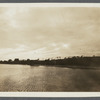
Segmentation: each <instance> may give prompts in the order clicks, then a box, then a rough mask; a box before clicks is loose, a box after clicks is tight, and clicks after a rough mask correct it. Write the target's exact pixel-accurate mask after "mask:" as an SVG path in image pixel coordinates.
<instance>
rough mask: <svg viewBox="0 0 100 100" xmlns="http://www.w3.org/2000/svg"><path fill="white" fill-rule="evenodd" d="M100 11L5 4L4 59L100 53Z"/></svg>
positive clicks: (0, 26)
mask: <svg viewBox="0 0 100 100" xmlns="http://www.w3.org/2000/svg"><path fill="white" fill-rule="evenodd" d="M99 10H100V8H77V7H76V8H71V7H70V8H68V7H65V8H63V7H52V8H50V7H47V8H43V7H39V8H38V7H33V8H32V7H25V8H23V7H14V8H12V7H4V8H3V7H1V8H0V57H1V58H0V59H9V58H12V59H14V58H16V57H19V58H21V59H23V58H25V59H26V58H32V59H34V58H48V57H53V56H54V57H56V56H62V57H64V56H74V55H94V54H95V55H100V52H99V51H100V47H99V43H100V34H99V33H100V28H99V26H100V21H99V18H100V11H99Z"/></svg>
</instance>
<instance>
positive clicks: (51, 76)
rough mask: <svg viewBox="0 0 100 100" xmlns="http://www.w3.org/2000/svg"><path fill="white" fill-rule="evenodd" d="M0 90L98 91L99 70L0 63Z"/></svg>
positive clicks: (99, 88) (99, 89)
mask: <svg viewBox="0 0 100 100" xmlns="http://www.w3.org/2000/svg"><path fill="white" fill-rule="evenodd" d="M0 91H1V92H4V91H5V92H7V91H9V92H16V91H21V92H27V91H29V92H34V91H39V92H41V91H47V92H51V91H54V92H59V91H60V92H65V91H70V92H71V91H76V92H78V91H100V70H99V69H97V70H96V69H71V68H61V67H52V66H49V67H47V66H34V67H31V66H28V65H10V64H9V65H8V64H0Z"/></svg>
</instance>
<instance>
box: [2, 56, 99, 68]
mask: <svg viewBox="0 0 100 100" xmlns="http://www.w3.org/2000/svg"><path fill="white" fill-rule="evenodd" d="M0 63H1V64H24V65H31V66H34V65H50V66H51V65H52V66H53V65H54V66H55V65H56V66H66V67H68V66H91V65H98V66H100V57H99V56H92V57H84V56H80V57H79V56H73V57H68V58H67V57H65V58H63V59H61V57H57V58H56V59H45V60H39V59H36V60H31V59H27V60H24V59H23V60H19V58H15V59H14V60H11V59H9V60H8V61H6V60H4V61H0Z"/></svg>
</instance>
